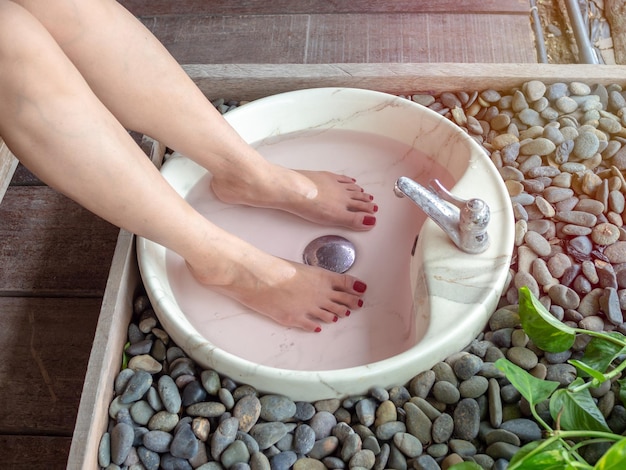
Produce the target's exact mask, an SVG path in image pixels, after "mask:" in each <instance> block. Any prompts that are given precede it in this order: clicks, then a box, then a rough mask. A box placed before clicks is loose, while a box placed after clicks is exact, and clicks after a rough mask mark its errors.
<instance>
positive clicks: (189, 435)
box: [170, 423, 199, 459]
mask: <svg viewBox="0 0 626 470" xmlns="http://www.w3.org/2000/svg"><path fill="white" fill-rule="evenodd" d="M198 447H199V444H198V439H196V436H195V434H194V433H193V431H192V430H191V426H190V425H189V424H186V423H185V424H182V425H181V426H179V427H178V429H177V431H176V434H175V435H174V439H173V440H172V443H171V444H170V453H171V454H172V455H173V456H174V457H179V458H181V459H192V458H193V457H195V455H196V454H197V453H198Z"/></svg>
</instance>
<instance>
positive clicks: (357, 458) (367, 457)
mask: <svg viewBox="0 0 626 470" xmlns="http://www.w3.org/2000/svg"><path fill="white" fill-rule="evenodd" d="M375 463H376V456H375V455H374V453H373V452H372V451H371V450H368V449H362V450H360V451H358V452H357V453H356V454H354V456H353V457H352V458H351V459H350V462H349V463H348V467H350V468H354V469H367V470H369V469H371V468H372V467H374V464H375Z"/></svg>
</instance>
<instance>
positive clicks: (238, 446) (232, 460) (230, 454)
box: [220, 441, 250, 469]
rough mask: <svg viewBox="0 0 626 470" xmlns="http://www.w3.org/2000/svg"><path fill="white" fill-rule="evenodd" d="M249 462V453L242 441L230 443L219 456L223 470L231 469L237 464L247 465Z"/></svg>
mask: <svg viewBox="0 0 626 470" xmlns="http://www.w3.org/2000/svg"><path fill="white" fill-rule="evenodd" d="M249 461H250V452H249V451H248V448H247V447H246V445H245V444H244V443H243V442H242V441H234V442H232V443H231V444H230V445H229V446H228V447H227V448H226V449H224V451H223V452H222V454H221V456H220V462H221V463H222V465H223V466H224V468H228V469H230V468H232V467H233V465H235V464H238V463H245V464H247V463H248V462H249Z"/></svg>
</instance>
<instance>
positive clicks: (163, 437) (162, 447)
mask: <svg viewBox="0 0 626 470" xmlns="http://www.w3.org/2000/svg"><path fill="white" fill-rule="evenodd" d="M173 439H174V437H173V436H172V435H171V434H170V433H169V432H165V431H148V432H147V433H146V434H144V436H143V445H144V447H145V448H146V449H148V450H151V451H152V452H157V453H164V452H168V451H169V449H170V444H171V442H172V440H173Z"/></svg>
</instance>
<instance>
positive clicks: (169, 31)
mask: <svg viewBox="0 0 626 470" xmlns="http://www.w3.org/2000/svg"><path fill="white" fill-rule="evenodd" d="M121 3H123V4H125V5H126V6H127V7H128V8H129V9H130V10H131V11H132V12H133V13H134V14H135V15H137V16H138V17H140V19H141V21H142V22H143V23H144V24H146V25H147V26H148V27H149V28H150V29H151V30H152V31H153V32H154V33H155V34H156V35H157V37H159V39H161V40H162V41H163V43H164V44H165V45H166V47H167V48H168V49H169V50H170V51H171V52H172V53H173V54H174V56H175V57H176V58H177V60H178V61H179V62H180V63H183V64H340V63H356V64H360V63H361V64H362V63H380V64H394V63H395V64H397V63H406V64H408V63H416V62H417V63H436V62H450V63H455V62H456V63H458V62H463V63H492V64H497V63H534V62H536V58H535V57H536V55H535V46H534V42H533V36H532V32H531V25H530V20H529V5H528V2H527V1H526V0H464V1H463V0H441V1H438V2H432V1H427V0H424V1H416V0H399V1H395V2H380V1H375V0H370V1H366V0H345V1H342V0H337V1H334V2H330V1H317V0H275V1H272V2H268V1H261V0H247V1H246V0H244V1H240V2H231V1H229V0H212V1H205V0H179V1H172V0H167V1H166V0H125V1H122V2H121ZM224 97H225V98H229V96H224ZM1 163H2V162H0V164H1ZM0 166H1V165H0ZM1 176H2V172H0V180H1V179H2V178H1ZM2 192H3V186H2V181H0V200H2V203H1V204H0V240H1V242H0V266H2V269H1V270H0V349H1V350H2V351H3V352H4V354H3V358H2V360H0V462H2V468H28V469H38V468H42V469H43V468H46V469H50V468H52V469H56V468H64V467H65V464H66V460H67V455H68V451H69V447H70V441H71V437H72V432H73V429H74V421H75V419H76V411H77V408H78V403H79V399H80V393H81V390H82V384H83V380H84V374H85V370H86V366H87V361H88V357H89V352H90V348H91V344H92V342H93V336H94V332H95V325H96V322H97V317H98V312H99V309H100V304H101V301H102V295H103V292H104V288H105V284H106V280H107V275H108V270H109V266H110V262H111V257H112V254H113V249H114V246H115V242H116V238H117V233H118V231H117V229H116V228H115V227H113V226H111V225H110V224H108V223H106V222H105V221H103V220H101V219H99V218H97V217H95V216H93V215H92V214H90V213H88V212H87V211H85V210H84V209H82V208H80V207H79V206H77V205H76V204H74V203H73V202H71V201H69V200H68V199H67V198H65V197H63V196H61V195H59V194H58V193H56V192H55V191H54V190H52V189H50V188H48V187H47V186H45V185H43V184H42V183H41V182H40V181H39V180H37V179H36V178H34V177H33V176H32V175H31V174H30V173H29V172H28V171H27V170H25V169H24V168H22V167H18V170H17V172H16V173H15V175H14V177H13V179H12V181H11V185H10V186H9V187H8V189H7V192H6V195H5V196H4V199H2V198H1V196H2Z"/></svg>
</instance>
